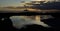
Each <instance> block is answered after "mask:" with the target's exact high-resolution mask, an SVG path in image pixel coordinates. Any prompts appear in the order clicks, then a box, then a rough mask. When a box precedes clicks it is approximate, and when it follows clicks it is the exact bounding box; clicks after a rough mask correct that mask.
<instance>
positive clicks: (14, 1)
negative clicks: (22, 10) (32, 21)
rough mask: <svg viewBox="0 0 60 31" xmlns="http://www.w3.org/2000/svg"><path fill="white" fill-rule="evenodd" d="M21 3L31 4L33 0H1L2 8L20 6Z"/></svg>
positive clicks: (0, 5)
mask: <svg viewBox="0 0 60 31" xmlns="http://www.w3.org/2000/svg"><path fill="white" fill-rule="evenodd" d="M21 1H26V2H29V1H31V0H0V7H5V6H20V5H21V4H20V2H21ZM34 1H41V0H34Z"/></svg>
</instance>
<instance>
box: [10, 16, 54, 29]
mask: <svg viewBox="0 0 60 31" xmlns="http://www.w3.org/2000/svg"><path fill="white" fill-rule="evenodd" d="M49 18H53V17H52V16H51V15H39V16H38V15H37V16H12V17H10V19H11V20H12V22H13V26H14V27H16V28H22V27H25V25H31V24H38V25H41V26H44V27H50V26H49V25H47V24H45V23H44V22H42V21H41V20H40V19H49ZM37 20H38V21H37Z"/></svg>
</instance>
